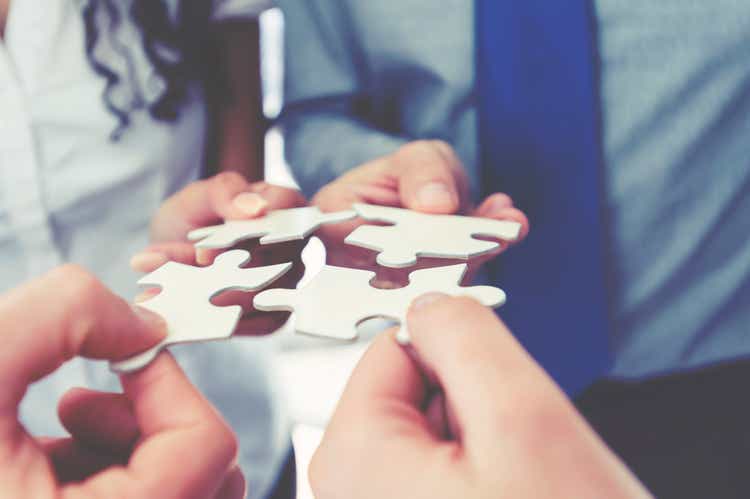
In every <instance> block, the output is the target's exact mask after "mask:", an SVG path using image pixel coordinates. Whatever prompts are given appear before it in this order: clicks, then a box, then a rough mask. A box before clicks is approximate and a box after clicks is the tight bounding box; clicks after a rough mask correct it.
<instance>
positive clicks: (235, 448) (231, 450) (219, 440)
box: [213, 420, 240, 463]
mask: <svg viewBox="0 0 750 499" xmlns="http://www.w3.org/2000/svg"><path fill="white" fill-rule="evenodd" d="M213 433H214V434H215V436H214V439H215V440H214V441H215V442H216V444H217V447H218V449H219V451H220V454H221V457H222V459H223V460H224V461H225V462H227V463H231V462H233V461H234V460H236V459H237V455H238V454H239V451H240V446H239V443H238V441H237V436H236V435H235V433H234V431H232V429H231V428H230V427H229V425H228V424H227V423H226V422H225V421H224V420H221V422H220V423H218V424H217V425H216V427H215V428H214V429H213Z"/></svg>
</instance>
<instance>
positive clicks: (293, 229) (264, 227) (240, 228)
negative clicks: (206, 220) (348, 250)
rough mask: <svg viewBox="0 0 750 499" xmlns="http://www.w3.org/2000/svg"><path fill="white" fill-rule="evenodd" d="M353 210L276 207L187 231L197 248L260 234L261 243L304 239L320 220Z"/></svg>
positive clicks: (344, 216)
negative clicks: (262, 213)
mask: <svg viewBox="0 0 750 499" xmlns="http://www.w3.org/2000/svg"><path fill="white" fill-rule="evenodd" d="M356 216H357V214H356V213H355V212H354V211H351V210H348V211H339V212H335V213H322V212H321V211H320V210H319V209H318V208H317V207H315V206H307V207H305V208H291V209H288V210H276V211H272V212H270V213H269V214H268V215H266V216H264V217H261V218H255V219H253V220H231V221H228V222H225V223H224V224H222V225H213V226H211V227H203V228H200V229H196V230H193V231H191V232H190V233H188V236H187V237H188V239H189V240H190V241H198V242H197V243H196V244H195V247H196V248H230V247H232V246H234V245H235V244H237V243H238V242H240V241H244V240H246V239H254V238H256V237H260V244H274V243H281V242H285V241H293V240H295V239H304V238H305V237H307V236H309V235H310V234H312V233H313V232H315V230H317V229H318V228H319V227H320V226H321V225H323V224H330V223H337V222H343V221H345V220H349V219H352V218H354V217H356Z"/></svg>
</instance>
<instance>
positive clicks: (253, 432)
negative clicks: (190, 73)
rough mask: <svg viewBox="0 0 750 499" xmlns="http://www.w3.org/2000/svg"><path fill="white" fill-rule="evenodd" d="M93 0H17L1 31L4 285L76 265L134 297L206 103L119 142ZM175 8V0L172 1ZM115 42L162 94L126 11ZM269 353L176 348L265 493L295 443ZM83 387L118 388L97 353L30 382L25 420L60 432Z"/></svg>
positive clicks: (199, 135) (140, 119) (197, 154)
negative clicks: (89, 11)
mask: <svg viewBox="0 0 750 499" xmlns="http://www.w3.org/2000/svg"><path fill="white" fill-rule="evenodd" d="M84 3H85V2H81V1H76V0H45V1H44V2H39V1H24V0H12V1H11V5H10V12H9V15H8V19H7V25H6V28H5V39H4V41H3V40H0V258H1V259H2V261H3V263H2V264H1V265H0V291H3V290H7V289H8V288H10V287H13V286H15V285H17V284H18V283H20V282H21V281H24V280H27V279H29V278H32V277H34V276H38V275H39V274H41V273H43V272H45V271H47V270H49V269H51V268H52V267H54V266H56V265H59V264H61V263H64V262H74V263H79V264H81V265H84V266H85V267H87V268H88V269H90V270H92V271H93V272H94V273H96V274H97V275H98V276H99V277H100V278H101V279H102V280H103V281H104V282H105V283H106V284H107V285H108V286H110V287H112V288H113V289H114V290H115V291H117V292H118V293H120V294H122V295H123V296H126V297H128V298H132V296H133V294H134V293H135V291H136V287H135V284H134V283H135V281H136V279H137V276H136V275H135V274H134V273H133V272H132V271H131V270H130V269H129V266H128V261H129V259H130V257H131V256H132V255H133V254H135V253H136V252H138V251H139V250H141V249H143V248H144V247H145V246H146V244H147V242H148V226H149V222H150V219H151V217H152V216H153V214H154V213H155V211H156V210H157V208H158V207H159V205H160V204H161V202H162V200H163V199H164V198H165V197H166V196H168V195H170V194H171V193H173V192H175V191H176V190H178V189H180V188H181V187H182V186H184V185H185V184H186V183H188V182H190V181H192V180H195V179H196V178H197V177H198V175H199V170H200V168H201V166H202V154H203V146H204V135H205V109H204V103H203V99H202V96H201V94H200V91H199V89H198V88H197V87H196V88H192V91H191V95H190V97H189V99H188V102H186V103H185V104H184V105H183V106H182V107H181V108H180V115H179V118H178V119H177V120H176V121H174V122H162V121H157V120H154V119H152V118H151V117H150V116H149V114H148V112H147V111H144V110H138V111H135V112H133V113H132V114H131V116H130V117H131V123H130V125H129V126H128V127H127V129H126V130H125V132H124V133H123V135H122V137H121V138H120V140H118V141H113V140H111V138H110V135H111V133H112V132H113V130H115V129H116V127H117V125H118V122H117V119H116V118H115V116H114V115H112V114H111V113H110V112H109V111H108V110H107V109H106V108H105V106H104V104H103V101H102V94H103V91H104V87H105V81H104V79H103V78H102V77H100V76H99V75H97V74H96V73H95V72H94V71H93V69H92V68H91V66H90V64H89V61H88V59H87V58H86V55H85V50H84V38H85V30H84V23H83V16H82V8H83V7H82V5H83V4H84ZM123 3H124V4H127V2H122V3H121V4H120V5H122V4H123ZM213 3H214V12H213V15H214V18H215V19H225V18H230V17H254V16H257V15H258V14H259V13H260V11H262V10H263V9H264V8H265V7H267V3H268V0H213ZM175 5H176V0H172V1H171V4H170V7H171V8H174V7H175ZM123 19H127V16H125V17H123ZM100 26H101V25H100ZM101 29H102V28H100V30H101ZM101 38H102V40H103V41H102V42H101V43H100V44H98V45H97V49H96V50H97V51H96V56H97V58H98V59H100V60H103V61H104V62H105V63H106V64H107V65H108V66H109V65H111V67H112V68H114V69H115V70H116V71H118V69H121V68H122V67H123V66H122V65H123V64H124V62H123V60H122V58H121V56H118V53H117V51H116V50H114V49H113V47H112V46H109V45H108V43H107V41H108V40H107V37H101ZM116 39H117V40H118V41H119V43H122V44H124V45H126V46H127V47H128V51H129V53H130V54H131V56H132V58H133V62H134V68H135V71H134V74H135V76H136V77H135V78H133V79H132V81H130V80H129V81H128V82H127V83H128V84H127V85H125V86H122V87H118V88H119V91H120V92H122V91H124V92H136V91H140V92H141V94H143V95H145V96H146V98H147V99H149V98H154V97H155V96H156V95H158V94H159V91H160V87H159V83H160V81H159V80H158V79H156V80H155V78H154V73H153V69H152V67H151V65H150V64H149V62H148V60H147V58H146V57H145V54H144V53H143V51H142V49H141V41H140V38H139V32H138V29H137V28H136V27H135V26H133V25H132V24H131V23H129V22H124V23H123V24H122V25H121V27H120V28H119V29H118V31H117V33H116ZM135 87H139V88H135ZM118 96H121V95H120V94H115V97H118ZM251 347H252V348H251ZM264 350H265V353H264ZM269 350H270V347H269V346H267V345H266V344H265V343H264V344H263V346H257V347H256V345H255V344H249V342H247V341H245V342H243V341H242V340H234V341H231V342H226V343H221V344H219V343H217V344H212V345H207V346H205V348H204V346H201V347H199V348H190V349H187V348H186V349H185V350H182V351H180V352H178V357H179V359H180V362H181V364H182V365H183V367H184V368H185V369H186V371H187V372H188V374H189V375H190V376H191V378H192V379H193V380H194V381H195V382H196V383H197V384H198V385H199V386H200V388H202V389H203V391H204V392H205V393H206V394H207V396H209V398H211V399H212V400H213V402H214V403H216V404H217V405H219V407H220V409H222V412H224V414H225V416H226V417H227V418H228V419H229V420H230V422H231V423H232V424H233V425H234V427H235V429H236V430H237V432H238V434H239V435H240V439H241V444H242V456H241V462H242V464H243V468H244V470H245V472H246V474H247V475H248V477H249V479H250V482H251V483H250V490H251V493H252V495H253V497H261V496H262V494H263V493H264V492H265V491H266V490H267V489H268V487H269V486H270V485H271V483H272V482H273V481H274V478H275V472H276V470H277V469H278V465H279V463H280V462H281V460H282V459H283V457H284V455H285V454H286V452H287V451H288V445H289V437H288V433H287V431H286V424H285V422H284V421H283V419H282V418H281V417H280V414H279V411H278V407H277V404H276V402H275V401H274V400H272V399H271V398H270V396H269V394H268V390H267V384H268V381H269V380H268V375H267V372H266V370H265V366H266V363H267V359H266V357H268V355H267V354H268V351H269ZM219 369H221V371H219ZM74 385H88V386H92V387H94V388H98V389H113V388H116V387H117V382H116V378H115V377H114V376H112V375H111V374H109V373H108V372H107V370H106V367H105V366H103V365H101V364H99V363H93V362H88V361H86V362H84V361H74V362H71V363H70V364H68V365H66V366H65V367H64V368H63V370H62V371H60V372H59V373H58V374H56V375H55V376H53V377H51V378H50V379H47V380H44V381H43V382H40V383H38V384H37V385H35V386H34V387H32V389H31V390H30V392H29V394H28V395H27V397H26V399H25V400H24V404H23V406H22V417H23V419H24V422H25V424H26V425H27V427H29V429H30V430H31V431H32V432H34V433H38V434H60V432H61V428H60V426H59V423H58V422H57V418H56V416H55V405H54V404H55V402H56V400H57V399H58V398H59V396H60V395H61V394H62V393H64V391H65V390H67V389H68V388H69V387H71V386H74Z"/></svg>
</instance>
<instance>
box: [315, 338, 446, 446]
mask: <svg viewBox="0 0 750 499" xmlns="http://www.w3.org/2000/svg"><path fill="white" fill-rule="evenodd" d="M426 396H427V386H426V385H425V383H424V379H423V376H422V373H421V372H420V370H419V369H418V367H417V366H415V364H414V363H413V362H412V360H411V359H410V357H409V356H408V355H407V354H406V352H405V351H404V350H403V349H402V348H401V347H399V346H398V344H397V343H396V342H395V341H394V339H393V337H392V332H389V333H385V334H382V335H380V336H379V337H378V338H376V339H375V341H374V342H373V344H372V345H371V346H370V348H369V349H368V350H367V352H366V353H365V354H364V356H363V357H362V359H361V360H360V361H359V363H358V364H357V367H356V368H355V369H354V371H353V373H352V375H351V377H350V378H349V382H348V383H347V386H346V388H345V390H344V393H343V395H342V397H341V399H340V400H339V403H338V406H337V408H336V412H335V414H334V416H333V418H332V419H331V422H330V424H329V427H328V430H327V432H326V436H327V439H326V440H327V441H328V442H329V443H331V442H333V441H334V440H337V439H338V438H342V439H349V438H351V432H350V431H349V429H351V428H352V427H353V426H356V427H360V428H368V432H369V435H368V438H381V437H387V436H388V437H389V436H393V435H395V434H400V433H402V431H401V430H405V431H404V432H403V433H402V436H403V437H404V441H406V440H407V439H409V440H412V439H413V440H415V441H416V443H417V444H418V445H419V446H429V445H430V444H432V443H433V442H434V441H435V439H434V438H433V436H432V435H431V433H430V428H429V423H428V421H427V420H426V419H425V417H424V415H423V414H422V413H421V408H422V406H423V405H424V403H425V402H426Z"/></svg>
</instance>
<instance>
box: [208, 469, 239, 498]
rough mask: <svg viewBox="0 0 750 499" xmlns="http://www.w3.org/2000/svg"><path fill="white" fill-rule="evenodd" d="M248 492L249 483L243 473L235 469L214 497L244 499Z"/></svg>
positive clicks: (228, 474) (230, 472)
mask: <svg viewBox="0 0 750 499" xmlns="http://www.w3.org/2000/svg"><path fill="white" fill-rule="evenodd" d="M246 492H247V483H246V482H245V476H244V475H243V474H242V471H241V470H240V469H239V468H237V467H235V468H232V469H231V470H230V471H229V473H227V476H226V478H224V483H222V484H221V488H219V491H218V492H217V493H216V495H215V496H214V499H243V498H244V497H245V494H246Z"/></svg>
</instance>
